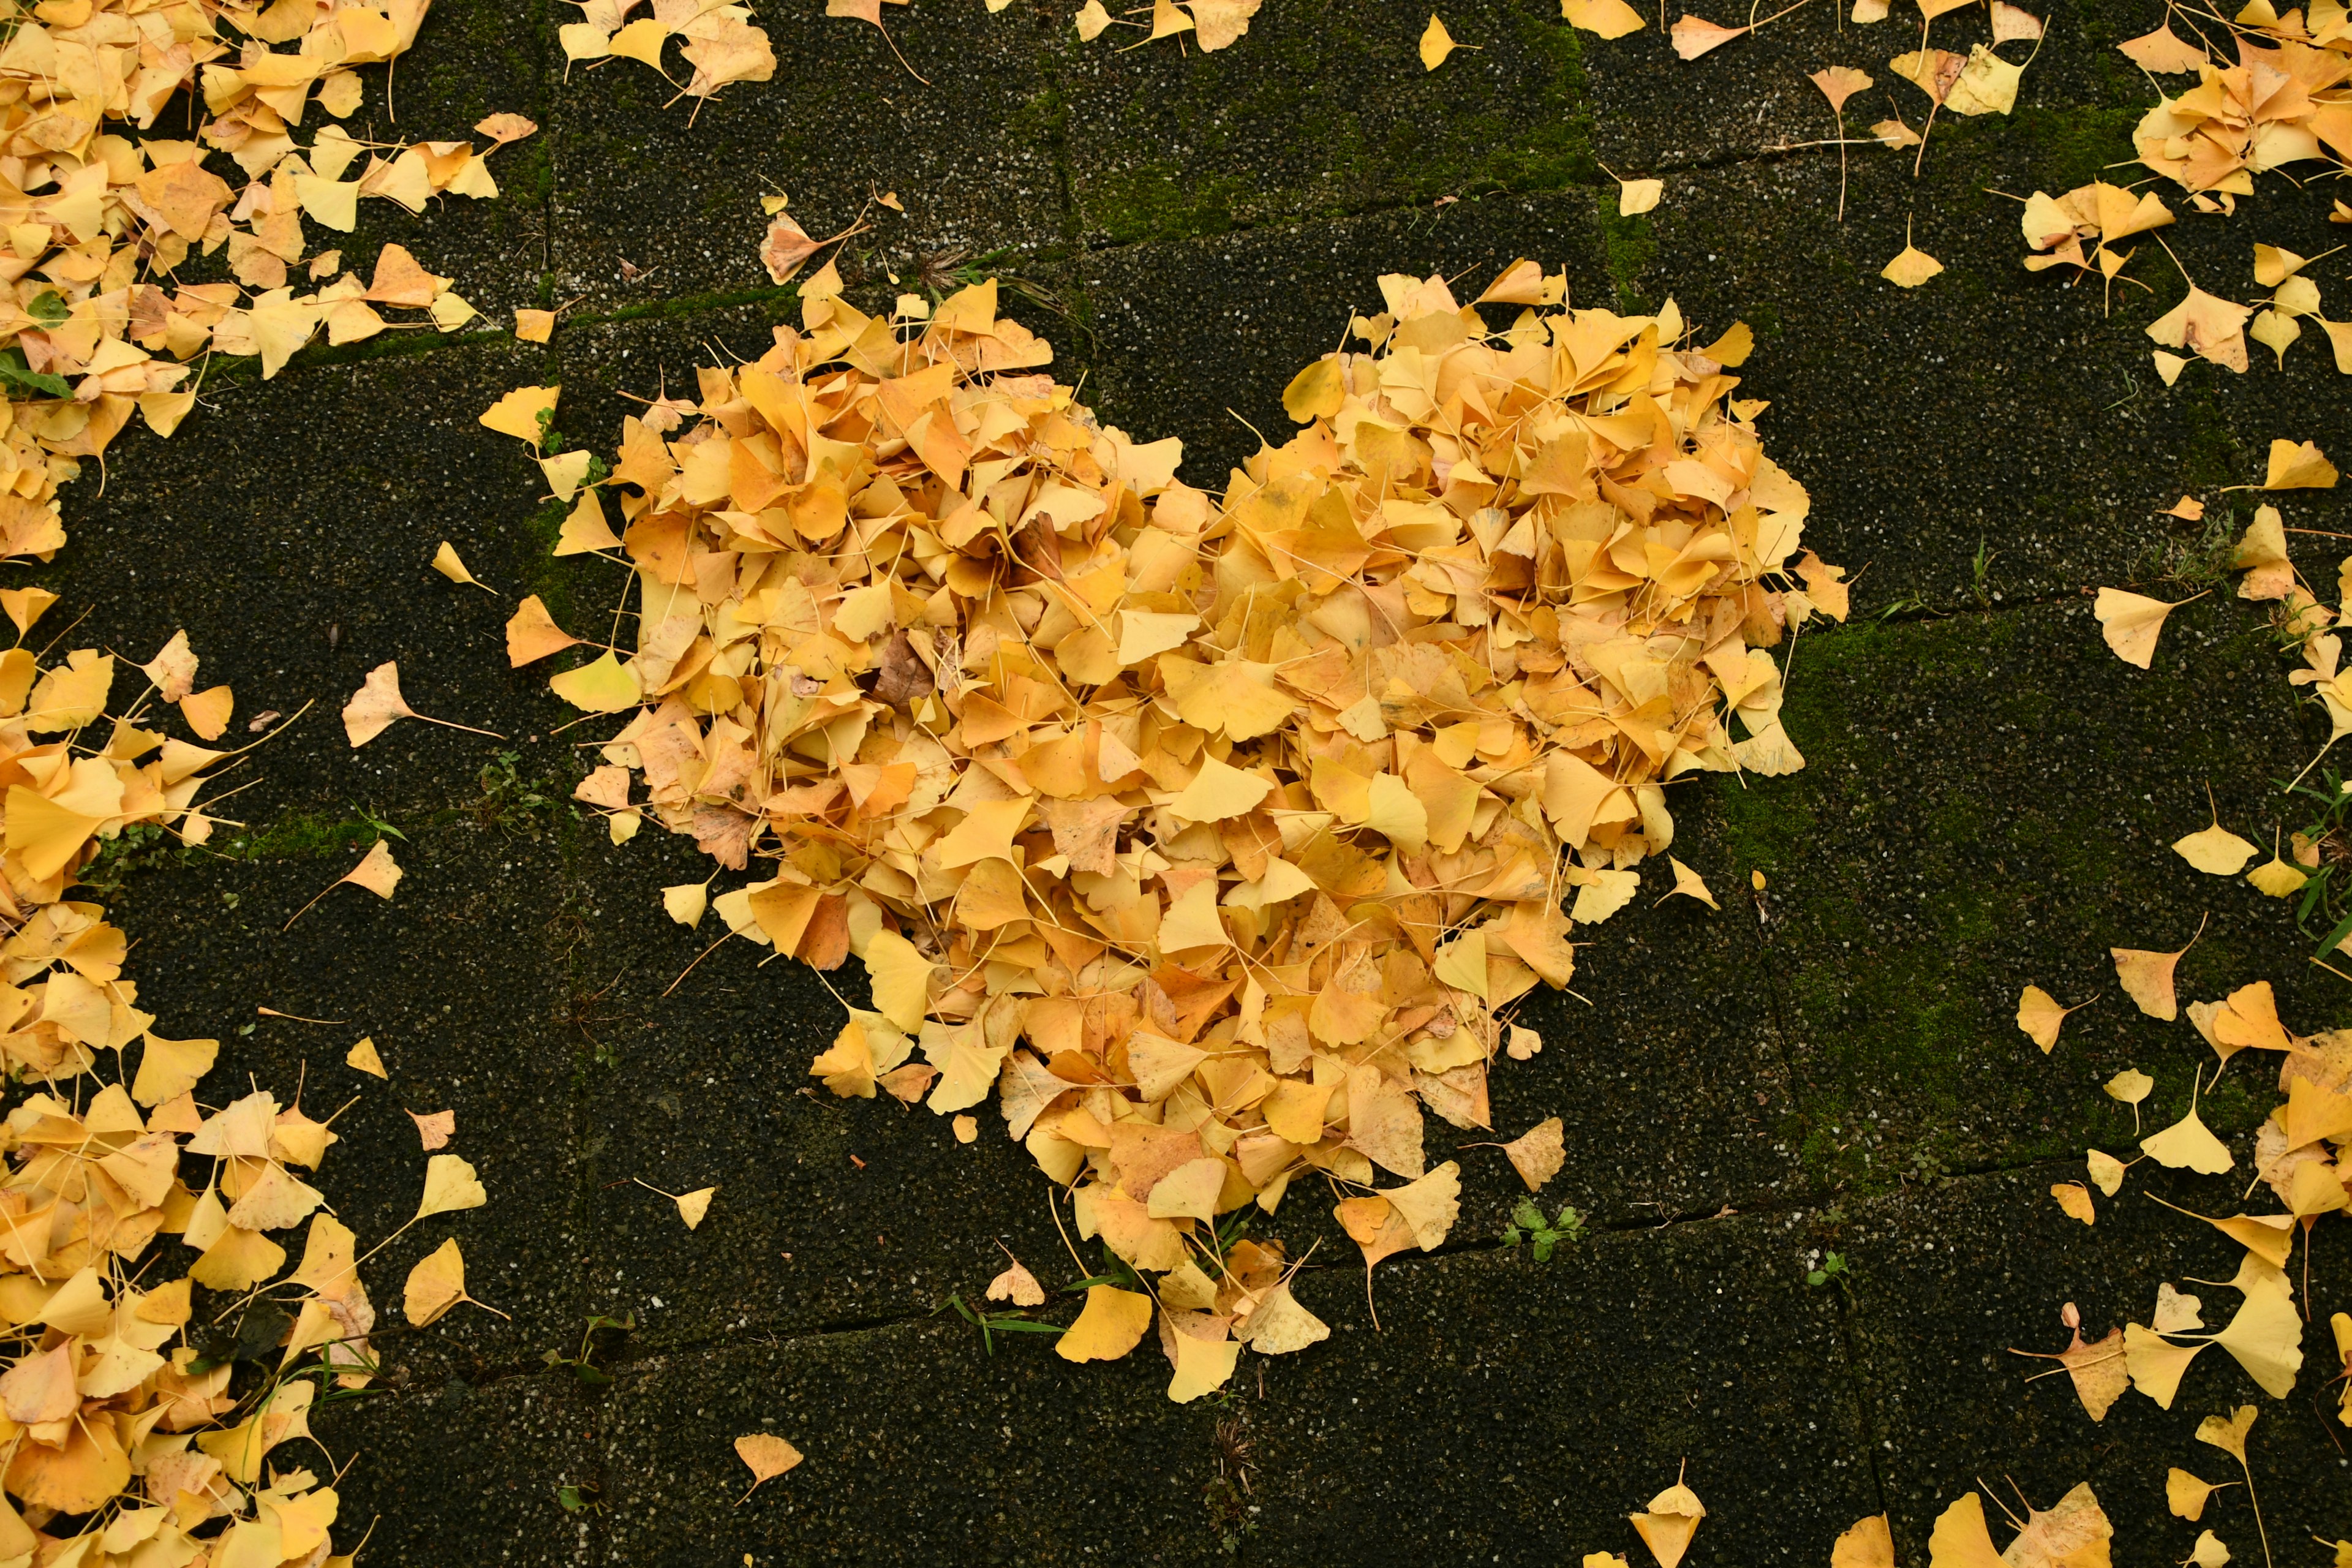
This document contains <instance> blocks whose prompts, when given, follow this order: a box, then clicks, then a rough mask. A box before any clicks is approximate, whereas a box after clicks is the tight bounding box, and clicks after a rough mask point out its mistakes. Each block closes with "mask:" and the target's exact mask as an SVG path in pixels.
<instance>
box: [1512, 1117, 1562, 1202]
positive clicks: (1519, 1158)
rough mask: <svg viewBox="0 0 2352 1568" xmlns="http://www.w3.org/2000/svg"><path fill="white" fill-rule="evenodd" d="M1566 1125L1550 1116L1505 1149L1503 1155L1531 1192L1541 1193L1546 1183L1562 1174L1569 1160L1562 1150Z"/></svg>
mask: <svg viewBox="0 0 2352 1568" xmlns="http://www.w3.org/2000/svg"><path fill="white" fill-rule="evenodd" d="M1562 1127H1563V1123H1562V1122H1561V1121H1560V1119H1559V1117H1557V1116H1547V1117H1545V1118H1544V1119H1543V1120H1542V1121H1538V1122H1537V1123H1536V1124H1535V1125H1534V1126H1533V1127H1530V1128H1528V1130H1527V1131H1525V1132H1523V1133H1521V1134H1520V1135H1519V1136H1518V1137H1517V1138H1515V1139H1513V1140H1512V1141H1511V1142H1508V1143H1506V1144H1504V1145H1503V1153H1504V1154H1505V1156H1506V1157H1507V1158H1508V1159H1509V1160H1510V1162H1511V1169H1513V1170H1515V1171H1517V1173H1519V1180H1521V1181H1522V1182H1525V1183H1526V1184H1528V1191H1529V1192H1531V1193H1532V1192H1538V1191H1540V1190H1541V1189H1542V1187H1543V1185H1544V1184H1545V1183H1547V1182H1549V1181H1550V1180H1551V1179H1552V1178H1553V1177H1554V1176H1557V1175H1559V1168H1560V1166H1561V1164H1562V1163H1565V1161H1566V1160H1567V1154H1566V1153H1565V1152H1563V1149H1562V1146H1561V1140H1560V1133H1561V1131H1562Z"/></svg>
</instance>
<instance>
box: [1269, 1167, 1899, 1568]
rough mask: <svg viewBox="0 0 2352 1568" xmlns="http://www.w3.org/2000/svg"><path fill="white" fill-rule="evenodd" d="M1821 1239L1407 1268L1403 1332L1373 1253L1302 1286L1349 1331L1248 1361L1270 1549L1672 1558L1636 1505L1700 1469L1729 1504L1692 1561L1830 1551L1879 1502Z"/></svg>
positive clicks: (1351, 1554) (1508, 1257) (1399, 1286)
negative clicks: (1807, 1277)
mask: <svg viewBox="0 0 2352 1568" xmlns="http://www.w3.org/2000/svg"><path fill="white" fill-rule="evenodd" d="M1807 1235H1808V1222H1807V1221H1806V1220H1805V1219H1804V1218H1803V1217H1802V1216H1801V1215H1795V1214H1788V1215H1742V1216H1739V1217H1738V1218H1731V1219H1720V1220H1704V1221H1698V1222H1695V1223H1690V1224H1683V1225H1672V1226H1663V1227H1660V1228H1656V1229H1648V1230H1638V1231H1625V1232H1612V1233H1605V1234H1601V1235H1598V1236H1595V1237H1590V1238H1588V1239H1587V1240H1586V1241H1584V1242H1583V1243H1581V1244H1579V1245H1577V1246H1574V1247H1569V1248H1567V1249H1565V1250H1563V1251H1560V1252H1557V1253H1555V1254H1554V1255H1553V1257H1552V1258H1551V1260H1550V1261H1549V1262H1548V1263H1543V1264H1538V1263H1537V1262H1536V1261H1535V1260H1534V1258H1533V1257H1532V1256H1531V1255H1529V1254H1528V1252H1527V1251H1526V1250H1525V1249H1520V1250H1518V1251H1516V1252H1503V1251H1486V1252H1475V1253H1468V1254H1463V1255H1449V1256H1444V1257H1440V1258H1411V1259H1409V1260H1408V1259H1398V1260H1393V1261H1391V1262H1388V1263H1384V1264H1382V1265H1381V1267H1380V1268H1379V1269H1378V1270H1377V1272H1376V1274H1375V1277H1374V1280H1373V1286H1374V1289H1375V1292H1376V1295H1377V1299H1378V1303H1379V1311H1380V1321H1381V1329H1382V1331H1381V1332H1379V1333H1374V1332H1373V1331H1372V1330H1371V1324H1370V1321H1369V1319H1368V1317H1367V1313H1366V1308H1365V1304H1364V1281H1363V1276H1362V1272H1361V1270H1360V1268H1358V1267H1356V1266H1355V1264H1354V1261H1353V1258H1352V1256H1351V1257H1350V1258H1349V1259H1347V1260H1342V1259H1340V1258H1329V1259H1328V1260H1318V1261H1328V1267H1318V1268H1310V1269H1309V1270H1308V1271H1307V1273H1305V1274H1303V1275H1302V1276H1300V1278H1299V1279H1298V1280H1297V1281H1295V1282H1294V1285H1293V1289H1294V1290H1296V1291H1297V1294H1298V1297H1299V1299H1300V1300H1302V1301H1303V1302H1305V1303H1306V1304H1307V1306H1308V1307H1309V1308H1310V1309H1311V1310H1314V1311H1315V1312H1317V1313H1318V1315H1320V1316H1322V1317H1323V1318H1324V1319H1325V1320H1326V1321H1328V1322H1329V1323H1330V1324H1331V1326H1332V1329H1333V1333H1332V1336H1331V1338H1330V1339H1329V1340H1328V1341H1326V1342H1323V1343H1321V1344H1318V1345H1315V1346H1312V1347H1310V1348H1309V1349H1307V1350H1306V1351H1304V1352H1297V1353H1296V1354H1292V1355H1286V1356H1278V1357H1268V1358H1265V1359H1263V1360H1261V1359H1258V1358H1255V1357H1248V1358H1245V1359H1244V1363H1243V1366H1242V1368H1241V1371H1240V1373H1238V1374H1237V1375H1236V1378H1235V1382H1236V1383H1237V1384H1240V1385H1241V1386H1240V1390H1239V1392H1238V1394H1236V1395H1235V1396H1234V1398H1232V1399H1231V1400H1230V1401H1229V1402H1228V1410H1229V1412H1230V1415H1231V1418H1232V1419H1233V1420H1234V1421H1235V1422H1236V1423H1237V1424H1238V1425H1239V1426H1240V1429H1241V1435H1242V1436H1244V1438H1245V1439H1246V1440H1247V1442H1248V1444H1249V1448H1250V1455H1251V1458H1252V1460H1253V1463H1254V1468H1255V1475H1254V1478H1253V1490H1252V1500H1253V1502H1254V1503H1255V1514H1254V1516H1253V1517H1254V1520H1255V1525H1256V1529H1255V1532H1254V1533H1252V1534H1251V1535H1250V1536H1249V1537H1248V1539H1247V1541H1246V1542H1245V1543H1244V1547H1243V1552H1242V1555H1243V1558H1244V1561H1248V1562H1269V1563H1293V1562H1320V1561H1355V1562H1369V1563H1528V1564H1543V1565H1546V1568H1550V1565H1553V1564H1557V1563H1574V1562H1578V1561H1580V1560H1581V1559H1582V1557H1583V1554H1584V1553H1587V1552H1622V1553H1624V1554H1625V1555H1626V1556H1627V1557H1629V1558H1630V1559H1632V1560H1633V1561H1637V1562H1639V1561H1646V1560H1647V1558H1646V1553H1645V1551H1644V1548H1643V1546H1642V1544H1641V1542H1639V1541H1638V1540H1637V1539H1636V1538H1635V1536H1634V1534H1633V1530H1632V1529H1631V1528H1630V1527H1629V1526H1628V1524H1627V1522H1626V1516H1627V1515H1629V1514H1632V1513H1635V1512H1639V1511H1641V1510H1643V1508H1645V1507H1646V1506H1647V1505H1648V1503H1649V1500H1650V1499H1651V1498H1652V1497H1654V1496H1655V1495H1656V1494H1657V1493H1658V1492H1659V1491H1661V1490H1663V1489H1665V1488H1666V1487H1668V1486H1670V1485H1672V1484H1673V1483H1674V1481H1675V1476H1676V1474H1677V1472H1678V1471H1683V1473H1685V1474H1686V1477H1687V1479H1688V1483H1689V1485H1690V1486H1691V1487H1692V1489H1694V1490H1696V1492H1697V1493H1698V1495H1699V1497H1700V1499H1701V1500H1703V1501H1704V1502H1705V1503H1706V1508H1707V1518H1706V1522H1705V1524H1703V1525H1702V1526H1701V1527H1700V1529H1699V1531H1698V1534H1697V1538H1696V1542H1695V1544H1694V1546H1693V1548H1692V1552H1691V1555H1690V1556H1689V1557H1688V1558H1686V1559H1685V1561H1686V1562H1688V1563H1693V1564H1702V1563H1780V1562H1794V1563H1821V1562H1823V1561H1826V1560H1827V1557H1828V1554H1829V1546H1830V1542H1832V1540H1833V1539H1834V1538H1835V1536H1836V1535H1837V1533H1838V1532H1839V1531H1842V1530H1843V1529H1844V1528H1845V1527H1846V1526H1848V1525H1849V1524H1851V1523H1853V1521H1854V1520H1856V1519H1858V1518H1861V1517H1863V1516H1864V1515H1866V1514H1870V1513H1874V1512H1876V1511H1877V1509H1878V1501H1877V1492H1876V1488H1875V1485H1874V1479H1873V1475H1872V1470H1871V1464H1870V1458H1869V1455H1868V1453H1867V1451H1866V1448H1865V1446H1864V1441H1863V1436H1862V1426H1861V1412H1860V1410H1859V1407H1858V1404H1857V1398H1856V1390H1855V1388H1854V1385H1853V1379H1852V1374H1851V1371H1850V1369H1849V1367H1848V1365H1847V1361H1846V1355H1845V1352H1844V1348H1843V1326H1842V1321H1841V1317H1840V1311H1839V1305H1838V1303H1837V1302H1836V1301H1835V1300H1832V1299H1831V1297H1830V1295H1829V1294H1827V1293H1825V1292H1822V1291H1818V1290H1808V1289H1807V1288H1806V1286H1805V1283H1804V1273H1805V1268H1806V1264H1805V1261H1804V1256H1805V1247H1806V1237H1807ZM1260 1372H1263V1374H1264V1376H1263V1386H1262V1387H1261V1383H1260V1378H1259V1375H1258V1374H1259V1373H1260ZM1685 1466H1686V1467H1687V1469H1686V1471H1685V1470H1684V1467H1685ZM1922 1561H1924V1559H1922Z"/></svg>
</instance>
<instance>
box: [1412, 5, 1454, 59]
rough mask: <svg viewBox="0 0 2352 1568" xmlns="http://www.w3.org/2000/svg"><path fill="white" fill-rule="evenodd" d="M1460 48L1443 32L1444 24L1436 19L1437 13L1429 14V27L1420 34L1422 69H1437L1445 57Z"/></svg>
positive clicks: (1449, 35) (1450, 35)
mask: <svg viewBox="0 0 2352 1568" xmlns="http://www.w3.org/2000/svg"><path fill="white" fill-rule="evenodd" d="M1458 47H1461V46H1459V45H1458V44H1456V43H1454V36H1453V35H1452V34H1450V33H1448V32H1447V31H1446V30H1445V24H1444V23H1443V22H1441V21H1439V20H1438V19H1437V13H1436V12H1434V11H1433V12H1431V13H1430V14H1429V26H1426V27H1424V28H1423V29H1422V33H1421V63H1422V67H1423V69H1426V70H1435V69H1436V68H1438V67H1440V66H1442V65H1444V63H1445V57H1446V56H1448V55H1450V54H1452V53H1453V52H1454V50H1455V49H1456V48H1458Z"/></svg>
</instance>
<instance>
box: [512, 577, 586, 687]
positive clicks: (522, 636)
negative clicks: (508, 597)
mask: <svg viewBox="0 0 2352 1568" xmlns="http://www.w3.org/2000/svg"><path fill="white" fill-rule="evenodd" d="M579 642H580V639H579V638H578V637H573V636H572V635H571V634H570V633H568V632H566V631H565V630H564V629H563V628H562V626H557V625H556V624H555V617H554V616H551V615H549V614H548V612H547V605H545V604H544V603H542V602H541V599H540V596H539V595H536V594H532V595H530V596H528V597H527V598H525V599H524V600H523V602H522V603H521V604H520V605H516V606H515V613H514V615H513V616H511V617H509V619H508V621H507V666H508V668H510V669H520V668H522V667H523V666H524V665H526V664H530V663H531V662H532V661H533V660H535V659H541V658H546V657H547V656H548V655H549V654H551V653H562V651H563V650H564V649H565V648H568V647H577V646H578V644H579Z"/></svg>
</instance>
